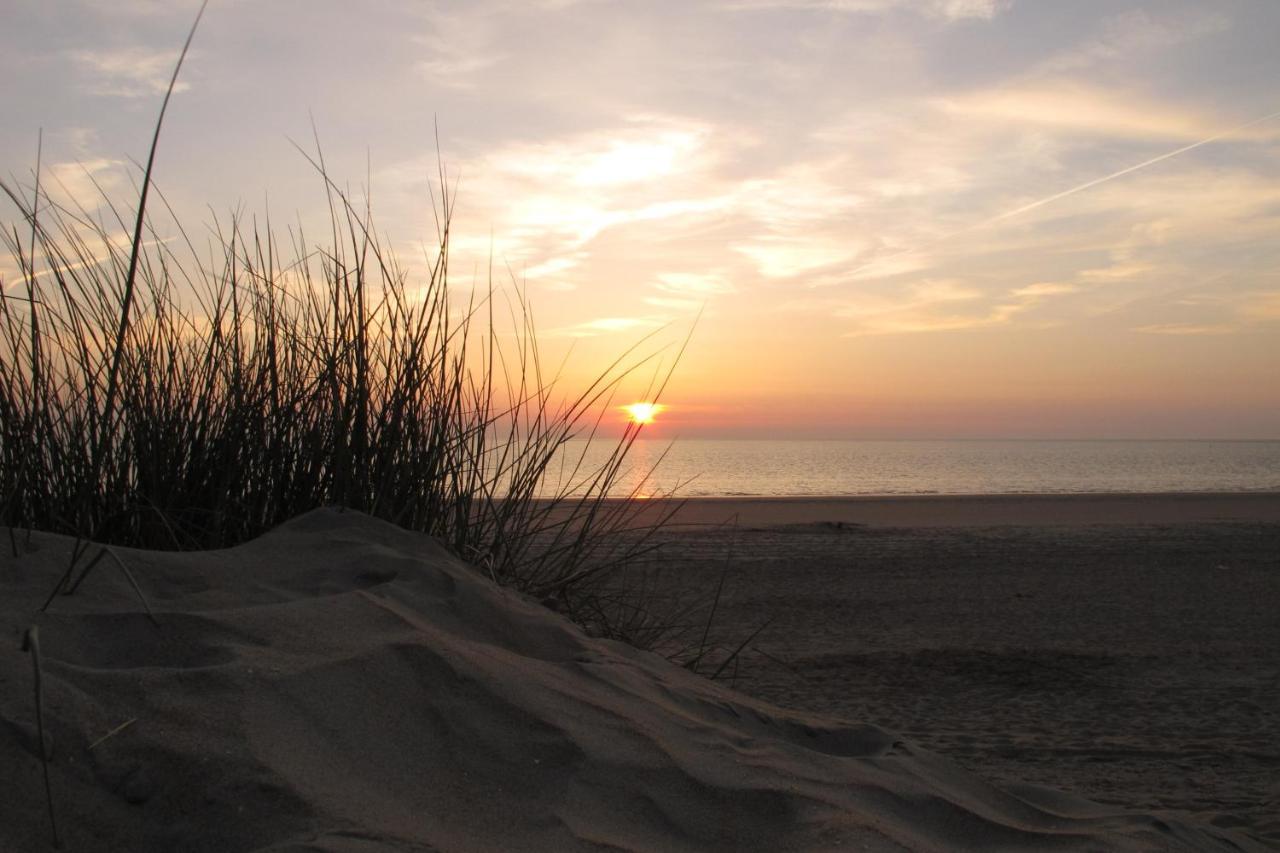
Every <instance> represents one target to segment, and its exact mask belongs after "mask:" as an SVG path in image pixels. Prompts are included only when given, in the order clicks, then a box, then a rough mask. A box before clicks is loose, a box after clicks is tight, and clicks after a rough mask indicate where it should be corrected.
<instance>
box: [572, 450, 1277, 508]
mask: <svg viewBox="0 0 1280 853" xmlns="http://www.w3.org/2000/svg"><path fill="white" fill-rule="evenodd" d="M611 449H612V447H611V446H610V445H608V444H607V443H605V442H598V443H596V444H594V445H591V446H587V445H586V444H585V443H583V442H571V443H570V444H569V445H568V446H567V447H566V448H565V450H564V452H563V453H562V454H561V460H560V462H558V463H557V467H555V468H554V469H553V473H552V478H551V479H552V480H553V481H554V480H556V479H557V475H558V474H560V472H563V474H560V475H561V476H563V477H564V478H565V479H567V478H568V467H569V466H570V465H571V462H570V460H576V459H577V458H578V457H579V456H580V455H581V454H583V452H584V450H585V454H586V455H585V465H586V466H587V467H596V466H598V465H599V464H600V463H601V462H603V460H604V458H605V456H606V455H607V454H608V452H609V451H610V450H611ZM664 454H665V456H664ZM562 463H563V464H562ZM655 466H656V467H655ZM650 472H651V473H650ZM672 489H675V490H676V493H677V494H678V495H679V496H683V497H696V496H737V495H759V496H782V495H796V496H816V495H922V494H1010V493H1087V492H1207V491H1213V492H1217V491H1222V492H1247V491H1271V490H1280V441H711V440H687V441H686V440H680V441H676V442H674V443H671V442H666V441H655V440H641V441H637V442H636V443H635V445H634V447H633V448H632V452H631V454H630V455H629V456H628V462H627V466H626V472H625V475H624V476H623V478H622V480H621V482H620V483H619V487H618V488H617V489H616V490H615V493H616V494H627V493H630V492H632V491H633V490H634V491H635V492H637V493H639V494H643V495H646V496H649V495H654V494H662V493H664V492H669V491H671V490H672Z"/></svg>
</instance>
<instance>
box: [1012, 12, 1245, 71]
mask: <svg viewBox="0 0 1280 853" xmlns="http://www.w3.org/2000/svg"><path fill="white" fill-rule="evenodd" d="M1230 28H1231V19H1230V18H1228V17H1227V16H1226V15H1224V14H1222V13H1221V12H1218V11H1216V10H1208V9H1185V10H1181V11H1177V12H1173V13H1171V14H1168V15H1164V16H1159V17H1157V16H1153V15H1152V14H1151V13H1150V12H1148V11H1146V10H1145V9H1132V10H1129V11H1126V12H1122V13H1120V14H1119V15H1114V16H1112V17H1109V18H1106V19H1104V20H1103V21H1102V24H1101V26H1100V27H1099V32H1098V34H1097V35H1096V36H1094V37H1093V38H1091V39H1089V40H1087V41H1085V42H1083V43H1081V44H1079V45H1076V46H1074V47H1071V48H1068V49H1067V50H1064V51H1061V52H1059V53H1057V54H1055V55H1053V56H1051V57H1050V58H1049V59H1047V60H1045V61H1044V62H1043V63H1042V64H1041V65H1040V66H1039V68H1038V69H1037V70H1038V71H1039V72H1041V73H1048V74H1063V73H1067V72H1076V71H1079V70H1081V69H1087V68H1092V67H1094V66H1096V65H1100V64H1104V63H1108V62H1112V61H1116V60H1126V61H1132V60H1133V59H1135V58H1136V56H1137V55H1141V54H1144V53H1150V52H1155V51H1160V50H1164V49H1167V48H1171V47H1177V46H1179V45H1181V44H1185V43H1187V42H1191V41H1195V40H1197V39H1200V38H1203V37H1205V36H1210V35H1215V34H1217V33H1221V32H1224V31H1225V30H1228V29H1230Z"/></svg>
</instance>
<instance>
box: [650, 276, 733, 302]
mask: <svg viewBox="0 0 1280 853" xmlns="http://www.w3.org/2000/svg"><path fill="white" fill-rule="evenodd" d="M655 278H656V279H657V280H656V281H655V282H654V285H653V286H654V287H656V288H657V289H659V290H662V291H665V292H666V293H675V294H684V295H688V296H702V297H708V296H719V295H722V294H725V293H733V292H734V290H735V288H734V286H733V285H732V284H730V283H729V282H728V281H726V280H725V277H724V274H723V273H720V272H710V273H688V272H662V273H658V274H657V276H655Z"/></svg>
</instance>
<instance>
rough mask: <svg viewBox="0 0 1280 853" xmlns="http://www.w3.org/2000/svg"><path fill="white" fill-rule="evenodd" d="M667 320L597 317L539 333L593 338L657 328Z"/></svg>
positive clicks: (551, 336) (658, 318)
mask: <svg viewBox="0 0 1280 853" xmlns="http://www.w3.org/2000/svg"><path fill="white" fill-rule="evenodd" d="M667 322H668V319H667V318H666V317H597V318H596V319H594V320H586V321H583V322H581V323H575V324H573V325H571V326H562V327H560V328H558V329H551V330H550V331H547V332H540V333H539V334H540V336H543V337H549V338H556V337H568V338H594V337H599V336H601V335H613V334H617V333H619V332H634V331H639V330H644V329H657V328H659V327H661V326H664V325H666V324H667Z"/></svg>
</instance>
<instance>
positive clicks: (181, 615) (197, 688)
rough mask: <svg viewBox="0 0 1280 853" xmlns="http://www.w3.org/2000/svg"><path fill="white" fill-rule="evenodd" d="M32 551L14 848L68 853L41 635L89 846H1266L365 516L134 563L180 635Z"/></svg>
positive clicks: (19, 657) (4, 688) (10, 705)
mask: <svg viewBox="0 0 1280 853" xmlns="http://www.w3.org/2000/svg"><path fill="white" fill-rule="evenodd" d="M19 536H20V537H21V534H19ZM6 539H7V537H6ZM31 544H32V546H33V548H34V550H30V551H27V552H25V553H23V554H21V555H20V556H19V557H17V558H15V557H14V556H13V555H12V553H11V552H10V551H9V544H8V542H7V541H4V542H3V547H4V555H3V556H2V557H0V624H2V626H3V632H4V645H3V647H2V648H0V766H3V768H4V771H3V773H2V774H0V847H2V848H3V849H5V850H40V849H45V848H46V847H47V846H48V823H47V816H46V811H45V804H44V796H43V785H42V782H41V775H40V761H39V757H38V753H39V746H38V743H37V741H36V739H35V737H34V736H33V731H34V728H33V723H34V707H33V703H32V693H31V687H32V673H31V664H30V659H29V657H28V656H27V655H26V654H24V653H22V652H20V651H19V646H20V643H21V637H22V631H23V630H25V629H26V628H27V627H28V626H30V625H31V624H36V625H38V626H39V631H40V639H41V642H42V644H43V652H44V666H45V701H46V715H47V717H46V721H47V723H48V725H49V727H50V729H51V732H52V743H51V745H50V746H49V751H50V754H51V755H52V765H51V767H52V775H53V779H52V787H53V793H54V798H55V804H56V808H57V812H58V817H59V822H60V825H61V828H62V833H63V836H64V838H66V839H67V840H68V842H69V843H68V844H67V846H68V847H69V848H70V849H73V850H137V851H148V850H187V851H202V850H207V851H239V850H272V851H286V850H289V851H301V850H314V851H352V853H364V852H365V851H375V850H435V849H440V850H578V849H581V850H617V849H624V850H664V851H666V850H671V851H679V850H715V849H719V850H822V849H852V850H902V849H908V850H1001V849H1004V850H1215V849H1220V850H1237V849H1260V848H1257V847H1255V846H1252V845H1251V843H1250V842H1249V841H1247V840H1246V839H1243V838H1240V837H1233V836H1231V835H1230V834H1228V833H1226V832H1223V831H1220V830H1216V829H1212V828H1207V827H1198V826H1192V825H1189V824H1184V823H1177V822H1172V821H1165V820H1161V819H1159V818H1158V817H1152V816H1144V815H1138V814H1131V813H1118V812H1116V811H1115V810H1114V809H1109V808H1104V807H1101V806H1097V805H1093V804H1090V803H1088V802H1085V801H1082V800H1078V799H1075V798H1072V797H1069V796H1067V795H1063V794H1057V793H1053V792H1049V791H1045V790H1043V789H1032V788H1029V787H1028V788H1025V789H1018V790H1014V791H1002V790H998V789H996V788H994V787H992V786H990V785H988V784H986V783H984V782H983V781H981V780H980V779H979V778H978V777H976V776H974V775H972V774H970V773H967V772H965V771H962V770H960V769H959V768H958V767H956V766H955V765H953V764H951V763H949V762H948V761H946V760H945V759H943V758H941V757H939V756H936V755H933V754H930V753H928V752H925V751H923V750H921V749H919V748H917V747H915V746H913V745H912V744H911V743H909V742H904V741H902V740H900V739H898V738H897V737H896V736H895V735H894V734H892V733H891V732H888V731H885V730H883V729H880V728H876V727H873V726H865V725H858V724H853V723H840V722H835V721H831V720H826V719H822V718H817V717H807V716H804V715H800V714H797V713H793V712H785V711H780V710H778V709H775V708H773V707H771V706H769V705H766V704H763V703H761V702H758V701H755V700H751V699H748V698H746V697H744V696H742V695H740V694H737V693H734V692H733V691H730V690H728V689H726V688H723V687H721V686H719V685H716V684H712V683H710V682H707V681H705V680H702V679H700V678H698V677H696V676H693V675H691V674H689V673H686V672H684V671H682V670H679V669H677V668H674V667H672V666H670V665H668V664H667V663H666V662H665V661H663V660H661V659H659V658H657V657H655V656H652V655H648V654H644V653H641V652H637V651H634V650H632V649H630V648H627V647H624V646H620V645H618V644H615V643H610V642H605V641H600V640H595V639H591V638H588V637H586V636H584V635H583V634H582V633H581V632H580V631H578V630H577V629H576V628H575V627H573V626H572V625H570V624H568V623H566V622H565V621H564V620H562V619H561V618H559V617H558V616H556V615H555V614H553V613H550V612H549V611H547V610H545V609H543V608H541V607H539V606H537V605H535V604H531V603H528V602H526V601H524V600H522V599H521V598H520V597H518V596H516V595H514V594H512V593H509V592H505V591H502V590H499V589H497V588H496V587H494V586H493V585H492V584H490V583H488V582H487V581H485V580H484V579H482V578H480V577H478V576H477V575H476V574H474V573H473V572H471V571H470V570H469V569H468V568H467V567H465V566H463V565H462V564H460V563H459V562H458V561H456V560H455V559H454V558H452V557H450V556H449V555H448V554H447V553H446V552H445V551H444V550H443V549H441V548H440V547H439V546H438V545H437V544H435V543H434V542H433V541H432V540H430V539H429V538H427V537H424V536H421V535H417V534H411V533H407V532H405V531H402V530H400V529H398V528H395V527H393V526H391V525H389V524H385V523H382V522H379V521H375V520H372V519H370V518H367V517H364V516H361V515H358V514H355V513H339V512H336V511H331V510H325V511H318V512H314V513H311V514H308V515H306V516H304V517H302V518H299V519H297V520H295V521H293V522H291V523H289V524H287V525H285V526H283V527H281V528H280V529H278V530H276V531H273V532H272V533H270V534H268V535H267V536H264V537H262V538H260V539H258V540H256V541H254V542H252V543H249V544H247V545H244V546H242V547H239V548H235V549H231V550H227V551H220V552H206V553H197V554H165V553H158V552H141V551H128V550H121V551H119V552H118V553H119V554H120V555H121V557H122V559H123V560H124V562H125V563H126V564H127V565H128V566H129V567H130V568H131V569H132V570H133V572H134V573H135V575H136V577H137V578H138V582H139V584H140V585H141V586H142V588H143V589H144V590H145V591H146V593H147V596H148V598H149V599H150V602H151V606H152V607H153V609H154V610H155V611H156V614H157V617H158V619H159V622H160V627H159V628H158V629H157V628H156V627H155V626H153V625H152V624H151V623H150V622H149V621H148V620H147V618H146V616H145V615H144V614H143V613H142V611H141V607H140V605H139V603H138V600H137V598H136V597H135V596H134V594H133V592H132V590H131V589H130V587H129V585H128V584H127V583H126V582H125V580H124V578H123V575H122V573H121V572H120V571H119V570H118V569H117V568H116V567H115V566H114V565H112V564H111V563H110V562H109V561H104V562H103V563H101V564H100V565H99V566H98V567H97V568H96V569H95V571H94V573H93V575H92V576H91V577H90V578H89V579H88V580H87V581H86V582H85V584H84V586H83V587H82V588H81V590H80V591H79V592H78V593H77V594H76V595H75V596H72V597H60V598H59V599H58V600H57V601H56V602H55V603H54V605H53V607H52V608H51V610H50V612H49V613H47V614H45V615H43V616H40V617H38V618H34V617H33V616H32V614H33V613H34V611H35V610H36V608H37V607H38V606H39V603H40V602H41V601H42V600H43V598H44V595H45V594H46V593H47V591H48V590H49V589H51V588H52V584H53V583H54V580H55V579H56V577H57V576H58V574H59V573H60V572H61V569H62V567H63V566H64V565H65V559H66V554H67V552H68V549H69V547H70V542H69V540H67V539H65V538H62V537H55V536H48V535H39V534H37V535H35V536H34V537H33V539H32V542H31ZM19 545H20V546H21V538H20V539H19ZM850 689H856V686H855V685H851V686H850ZM129 720H134V722H132V723H131V724H130V725H129V726H127V727H126V728H125V729H123V730H122V731H120V732H119V733H118V734H115V735H114V736H112V737H109V738H108V739H106V740H105V741H102V742H101V743H98V744H97V745H96V746H93V748H92V749H90V746H91V745H93V744H94V743H95V741H98V739H99V738H101V737H102V736H103V735H105V734H107V733H108V732H110V731H112V730H113V729H114V728H116V727H117V726H119V725H120V724H122V723H125V722H126V721H129Z"/></svg>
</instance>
